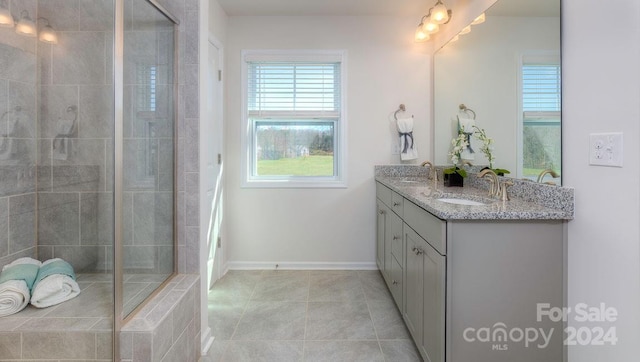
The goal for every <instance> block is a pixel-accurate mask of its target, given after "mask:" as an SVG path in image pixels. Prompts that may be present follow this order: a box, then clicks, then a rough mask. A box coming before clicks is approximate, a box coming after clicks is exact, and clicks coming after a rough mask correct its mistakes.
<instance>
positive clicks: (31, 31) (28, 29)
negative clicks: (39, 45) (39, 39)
mask: <svg viewBox="0 0 640 362" xmlns="http://www.w3.org/2000/svg"><path fill="white" fill-rule="evenodd" d="M36 32H37V31H36V23H34V22H33V20H31V18H30V17H29V14H28V13H27V14H25V15H24V16H23V17H22V19H20V21H18V23H17V24H16V33H18V34H20V35H25V36H28V37H35V36H36Z"/></svg>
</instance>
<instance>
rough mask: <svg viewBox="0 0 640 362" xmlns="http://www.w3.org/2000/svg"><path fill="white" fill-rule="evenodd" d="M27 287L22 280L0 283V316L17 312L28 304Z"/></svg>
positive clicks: (28, 294)
mask: <svg viewBox="0 0 640 362" xmlns="http://www.w3.org/2000/svg"><path fill="white" fill-rule="evenodd" d="M29 298H30V293H29V288H27V283H25V281H24V280H7V281H6V282H4V283H0V317H4V316H8V315H11V314H15V313H18V312H19V311H21V310H23V309H24V308H25V307H26V306H27V305H28V304H29Z"/></svg>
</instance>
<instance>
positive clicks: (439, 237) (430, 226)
mask: <svg viewBox="0 0 640 362" xmlns="http://www.w3.org/2000/svg"><path fill="white" fill-rule="evenodd" d="M403 209H404V216H403V218H404V222H405V223H406V224H407V225H409V226H410V227H411V228H412V229H413V230H415V231H416V232H417V233H418V235H420V236H421V237H422V238H423V239H425V240H426V241H427V242H428V243H429V244H430V245H431V246H432V247H433V248H434V249H436V250H437V251H438V253H440V254H442V255H446V254H447V242H446V240H447V238H446V236H447V223H446V222H444V221H442V220H440V219H438V218H437V217H435V216H433V215H431V214H430V213H428V212H427V211H425V210H424V209H422V208H420V207H418V206H416V205H415V204H414V203H412V202H410V201H407V200H405V201H404V207H403Z"/></svg>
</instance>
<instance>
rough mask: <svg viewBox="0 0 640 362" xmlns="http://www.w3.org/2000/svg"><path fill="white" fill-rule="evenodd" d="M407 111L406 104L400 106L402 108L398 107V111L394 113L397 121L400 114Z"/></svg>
mask: <svg viewBox="0 0 640 362" xmlns="http://www.w3.org/2000/svg"><path fill="white" fill-rule="evenodd" d="M406 110H407V107H405V105H404V104H400V106H398V109H397V110H396V111H395V112H393V118H395V120H396V121H397V120H398V112H404V111H406Z"/></svg>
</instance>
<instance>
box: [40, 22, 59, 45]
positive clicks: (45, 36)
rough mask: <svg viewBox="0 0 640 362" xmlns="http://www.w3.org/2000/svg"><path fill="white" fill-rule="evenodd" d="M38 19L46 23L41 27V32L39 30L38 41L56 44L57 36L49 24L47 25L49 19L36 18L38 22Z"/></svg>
mask: <svg viewBox="0 0 640 362" xmlns="http://www.w3.org/2000/svg"><path fill="white" fill-rule="evenodd" d="M40 19H42V20H44V21H46V22H47V24H46V25H45V26H43V27H42V30H40V33H38V40H40V41H41V42H43V43H48V44H58V34H56V31H55V30H53V28H52V27H51V24H49V19H47V18H38V20H40Z"/></svg>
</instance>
